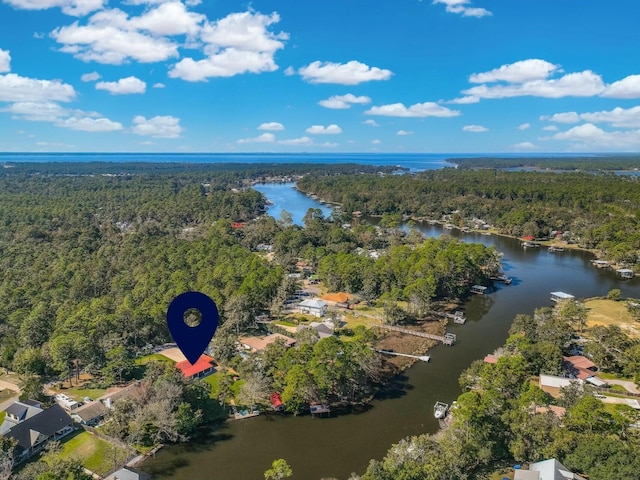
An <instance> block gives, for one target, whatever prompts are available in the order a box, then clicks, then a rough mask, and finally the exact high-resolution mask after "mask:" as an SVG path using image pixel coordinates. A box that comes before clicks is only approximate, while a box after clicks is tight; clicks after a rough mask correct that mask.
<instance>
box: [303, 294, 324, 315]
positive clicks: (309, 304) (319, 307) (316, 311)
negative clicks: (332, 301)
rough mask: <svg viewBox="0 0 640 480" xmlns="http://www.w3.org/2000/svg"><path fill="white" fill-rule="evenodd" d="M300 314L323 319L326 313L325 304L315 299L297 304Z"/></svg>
mask: <svg viewBox="0 0 640 480" xmlns="http://www.w3.org/2000/svg"><path fill="white" fill-rule="evenodd" d="M298 308H299V309H300V313H306V314H308V315H313V316H315V317H323V316H324V314H325V313H327V302H324V301H322V300H318V299H317V298H309V299H307V300H305V301H303V302H300V303H299V304H298Z"/></svg>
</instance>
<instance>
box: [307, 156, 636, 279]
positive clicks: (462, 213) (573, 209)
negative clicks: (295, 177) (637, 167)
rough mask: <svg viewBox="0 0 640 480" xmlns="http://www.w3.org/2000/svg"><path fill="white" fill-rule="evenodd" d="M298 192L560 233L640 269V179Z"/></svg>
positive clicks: (335, 181) (436, 181) (516, 230)
mask: <svg viewBox="0 0 640 480" xmlns="http://www.w3.org/2000/svg"><path fill="white" fill-rule="evenodd" d="M298 188H299V189H300V190H301V191H303V192H306V193H314V194H316V195H318V196H320V197H321V198H323V199H326V200H329V201H332V202H337V203H340V204H342V210H343V212H345V213H347V214H350V213H352V212H355V211H360V212H362V214H363V215H384V214H399V215H408V216H413V217H420V218H425V219H434V220H440V219H442V218H443V216H445V215H448V216H449V217H447V218H449V219H450V221H451V223H453V224H454V225H456V226H465V225H472V220H473V219H482V220H484V221H486V222H488V223H490V224H492V225H493V226H494V227H495V228H497V230H498V231H499V232H500V233H503V234H508V235H514V236H522V235H533V236H535V237H547V236H548V235H549V234H550V233H551V232H552V231H554V230H555V231H561V232H563V238H564V239H566V240H568V241H569V242H571V243H576V244H577V245H579V246H581V247H584V248H591V249H599V250H601V251H602V252H603V253H604V255H605V256H606V257H607V258H609V259H611V260H614V261H617V262H620V263H628V264H630V265H635V266H636V267H637V265H638V264H640V216H639V215H640V214H639V212H640V180H639V179H638V178H637V177H619V176H614V175H593V174H587V173H541V172H505V171H500V170H458V169H444V170H430V171H426V172H423V173H420V174H416V175H412V176H411V177H408V176H406V175H402V176H397V175H388V176H380V175H357V176H355V175H345V176H331V177H328V176H322V177H321V176H314V175H309V176H306V177H304V178H303V179H301V180H300V181H299V182H298Z"/></svg>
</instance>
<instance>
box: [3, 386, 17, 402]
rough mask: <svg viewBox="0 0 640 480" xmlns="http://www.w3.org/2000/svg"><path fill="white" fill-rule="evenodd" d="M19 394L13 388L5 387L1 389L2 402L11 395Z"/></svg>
mask: <svg viewBox="0 0 640 480" xmlns="http://www.w3.org/2000/svg"><path fill="white" fill-rule="evenodd" d="M16 395H17V393H16V392H14V391H13V390H9V389H8V388H5V389H4V390H0V402H4V401H5V400H9V399H10V398H11V397H15V396H16Z"/></svg>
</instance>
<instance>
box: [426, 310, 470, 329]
mask: <svg viewBox="0 0 640 480" xmlns="http://www.w3.org/2000/svg"><path fill="white" fill-rule="evenodd" d="M432 313H433V314H434V315H437V316H438V317H444V318H448V319H449V320H453V323H457V324H460V325H464V323H465V322H466V321H467V317H465V316H464V312H462V311H460V310H456V311H455V312H454V313H446V312H432Z"/></svg>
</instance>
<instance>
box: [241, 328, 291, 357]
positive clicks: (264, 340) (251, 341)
mask: <svg viewBox="0 0 640 480" xmlns="http://www.w3.org/2000/svg"><path fill="white" fill-rule="evenodd" d="M277 340H282V341H284V344H285V346H287V347H292V346H294V345H295V344H296V341H295V340H294V339H293V338H289V337H286V336H284V335H281V334H280V333H272V334H271V335H267V336H266V337H240V338H239V339H238V343H240V346H241V347H242V348H243V349H245V350H249V351H250V352H260V351H262V350H264V349H265V348H267V346H268V345H270V344H272V343H274V342H276V341H277Z"/></svg>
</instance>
